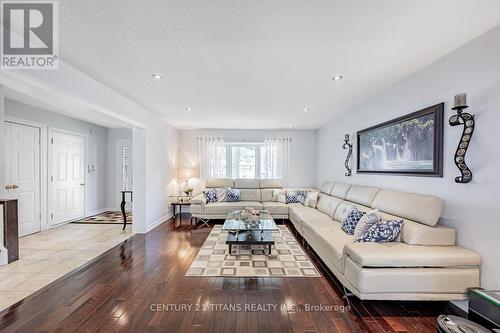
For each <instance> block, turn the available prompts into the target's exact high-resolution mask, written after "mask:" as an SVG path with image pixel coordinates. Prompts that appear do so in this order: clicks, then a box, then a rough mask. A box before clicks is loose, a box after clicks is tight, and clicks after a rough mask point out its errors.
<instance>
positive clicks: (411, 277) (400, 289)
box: [344, 258, 480, 300]
mask: <svg viewBox="0 0 500 333" xmlns="http://www.w3.org/2000/svg"><path fill="white" fill-rule="evenodd" d="M344 276H345V278H346V279H347V280H348V281H349V283H350V284H352V285H353V286H354V288H356V289H357V290H358V291H359V292H360V293H362V294H367V295H369V294H379V295H380V294H386V295H387V296H386V298H388V299H390V296H391V295H395V294H397V297H398V299H412V298H413V295H414V294H422V293H427V294H429V295H432V294H437V295H439V294H441V295H442V294H445V293H449V294H457V295H456V296H455V297H457V298H455V299H461V297H460V294H465V293H466V292H467V288H469V287H479V284H480V282H479V269H478V268H477V267H470V268H364V267H360V266H359V265H358V264H357V263H355V262H354V261H352V260H351V259H350V258H346V259H345V263H344ZM450 296H451V295H450ZM436 297H438V296H436ZM370 298H371V297H369V296H363V299H370ZM372 298H373V299H381V298H383V297H380V296H375V297H372ZM428 299H429V300H431V299H432V296H429V298H428ZM436 299H439V298H436ZM451 299H453V298H451Z"/></svg>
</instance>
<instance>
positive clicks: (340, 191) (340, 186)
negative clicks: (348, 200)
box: [330, 183, 351, 200]
mask: <svg viewBox="0 0 500 333" xmlns="http://www.w3.org/2000/svg"><path fill="white" fill-rule="evenodd" d="M350 188H351V185H349V184H346V183H335V185H333V188H332V191H331V192H330V194H331V195H333V196H334V197H337V198H340V199H342V200H344V199H345V196H346V195H347V192H348V191H349V189H350Z"/></svg>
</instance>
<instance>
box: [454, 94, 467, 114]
mask: <svg viewBox="0 0 500 333" xmlns="http://www.w3.org/2000/svg"><path fill="white" fill-rule="evenodd" d="M454 104H455V105H454V107H453V110H456V109H465V108H466V107H467V94H465V93H463V94H457V95H455V103H454Z"/></svg>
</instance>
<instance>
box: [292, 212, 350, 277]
mask: <svg viewBox="0 0 500 333" xmlns="http://www.w3.org/2000/svg"><path fill="white" fill-rule="evenodd" d="M302 236H303V237H304V239H305V240H306V241H307V243H308V244H309V245H310V246H311V247H312V248H313V249H314V251H316V253H318V254H319V255H320V256H321V257H325V256H326V257H329V259H330V262H331V263H332V264H333V265H334V267H335V269H336V270H337V271H339V272H341V273H342V272H343V271H344V259H343V257H344V253H343V250H344V247H345V245H346V244H350V243H352V242H353V236H350V235H348V234H346V233H345V232H343V231H342V230H341V229H340V224H339V223H337V222H335V221H333V220H332V219H330V218H329V217H328V216H326V215H323V217H317V218H316V219H310V220H305V221H304V224H303V225H302Z"/></svg>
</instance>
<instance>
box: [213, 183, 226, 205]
mask: <svg viewBox="0 0 500 333" xmlns="http://www.w3.org/2000/svg"><path fill="white" fill-rule="evenodd" d="M215 190H216V191H217V202H227V192H228V189H227V188H225V187H221V188H216V189H215Z"/></svg>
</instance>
